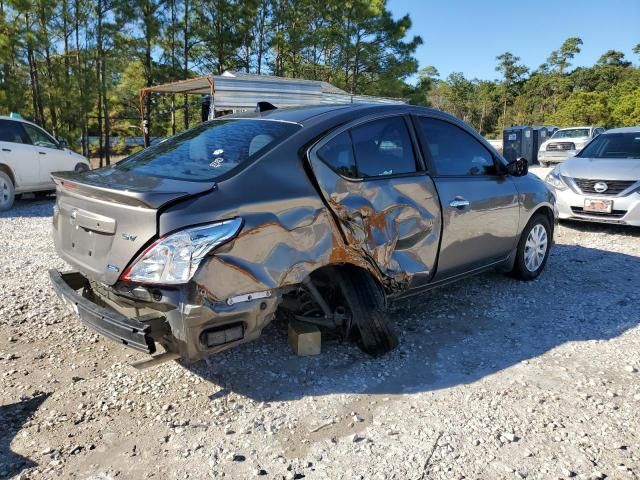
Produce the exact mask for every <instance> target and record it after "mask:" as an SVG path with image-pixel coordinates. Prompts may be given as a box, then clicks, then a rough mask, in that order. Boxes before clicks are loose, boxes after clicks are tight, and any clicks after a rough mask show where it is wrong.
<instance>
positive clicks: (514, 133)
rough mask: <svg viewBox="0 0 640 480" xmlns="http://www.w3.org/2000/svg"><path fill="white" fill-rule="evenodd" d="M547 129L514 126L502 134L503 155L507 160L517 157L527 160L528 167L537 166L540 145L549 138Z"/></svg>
mask: <svg viewBox="0 0 640 480" xmlns="http://www.w3.org/2000/svg"><path fill="white" fill-rule="evenodd" d="M549 136H550V134H549V133H548V130H547V127H544V126H539V125H536V126H532V127H531V126H528V125H514V126H512V127H509V128H505V129H504V132H503V146H504V149H503V155H504V157H505V158H506V159H507V160H509V161H512V160H515V159H516V158H519V157H524V158H526V159H527V162H528V163H529V165H535V164H538V163H539V162H538V150H540V145H542V143H543V142H545V141H546V140H547V138H549Z"/></svg>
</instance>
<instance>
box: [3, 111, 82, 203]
mask: <svg viewBox="0 0 640 480" xmlns="http://www.w3.org/2000/svg"><path fill="white" fill-rule="evenodd" d="M89 168H90V166H89V161H88V160H87V159H86V158H84V157H83V156H82V155H78V154H77V153H74V152H72V151H71V150H69V149H68V148H65V146H64V143H63V142H60V141H58V140H55V139H54V138H53V137H52V136H51V135H49V134H48V133H47V132H45V131H44V130H43V129H42V128H40V127H39V126H37V125H35V124H33V123H31V122H27V121H26V120H22V119H17V118H11V117H2V116H0V210H8V209H10V208H11V206H12V205H13V201H14V199H15V196H16V194H20V193H26V192H36V193H44V192H53V191H54V190H55V184H54V183H53V180H51V172H59V171H64V170H75V171H77V172H81V171H84V170H88V169H89Z"/></svg>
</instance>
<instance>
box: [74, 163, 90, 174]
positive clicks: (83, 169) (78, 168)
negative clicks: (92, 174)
mask: <svg viewBox="0 0 640 480" xmlns="http://www.w3.org/2000/svg"><path fill="white" fill-rule="evenodd" d="M87 170H89V167H88V166H87V164H86V163H79V164H77V165H76V168H74V171H75V172H76V173H82V172H86V171H87Z"/></svg>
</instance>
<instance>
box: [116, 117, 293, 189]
mask: <svg viewBox="0 0 640 480" xmlns="http://www.w3.org/2000/svg"><path fill="white" fill-rule="evenodd" d="M299 128H300V126H299V125H296V124H292V123H285V122H277V121H269V120H212V121H209V122H205V123H202V124H200V125H198V126H197V127H195V128H192V129H190V130H187V131H186V132H183V133H181V134H180V135H176V136H175V137H172V138H170V139H168V140H166V141H164V142H161V143H158V144H156V145H154V146H151V147H149V148H147V149H146V150H142V151H141V152H139V153H137V154H135V155H132V156H130V157H129V158H126V159H125V160H123V161H121V162H119V163H117V164H116V168H118V169H120V170H125V171H128V172H135V173H138V174H141V175H150V176H154V177H162V178H173V179H177V180H190V181H211V180H214V179H216V178H218V177H220V176H222V175H224V174H225V173H227V172H229V171H230V170H232V169H234V168H235V167H237V166H239V165H242V164H243V163H245V162H247V161H249V160H252V159H254V158H256V157H258V156H259V155H261V154H263V153H265V152H266V151H267V150H269V149H271V148H273V147H274V146H276V145H277V144H279V143H281V142H282V141H283V140H285V139H286V138H287V137H289V136H290V135H292V134H293V133H295V132H296V131H297V130H298V129H299Z"/></svg>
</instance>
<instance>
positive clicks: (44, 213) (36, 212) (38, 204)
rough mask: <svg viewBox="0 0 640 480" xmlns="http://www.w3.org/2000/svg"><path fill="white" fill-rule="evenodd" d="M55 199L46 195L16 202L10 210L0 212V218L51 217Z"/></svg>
mask: <svg viewBox="0 0 640 480" xmlns="http://www.w3.org/2000/svg"><path fill="white" fill-rule="evenodd" d="M55 201H56V197H55V196H53V195H48V196H46V197H44V198H26V199H19V200H16V201H15V203H14V204H13V207H11V210H8V211H6V212H0V218H12V217H13V218H36V217H50V216H52V215H53V205H54V203H55Z"/></svg>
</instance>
